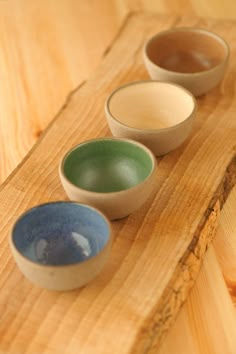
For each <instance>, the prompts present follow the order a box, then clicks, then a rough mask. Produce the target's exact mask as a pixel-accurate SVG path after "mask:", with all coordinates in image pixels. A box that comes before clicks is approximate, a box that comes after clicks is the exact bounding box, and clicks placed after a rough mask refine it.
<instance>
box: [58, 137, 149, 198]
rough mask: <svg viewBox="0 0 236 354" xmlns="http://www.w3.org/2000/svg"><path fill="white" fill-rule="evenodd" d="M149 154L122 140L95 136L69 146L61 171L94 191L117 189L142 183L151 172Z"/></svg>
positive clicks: (77, 183)
mask: <svg viewBox="0 0 236 354" xmlns="http://www.w3.org/2000/svg"><path fill="white" fill-rule="evenodd" d="M153 168H154V162H153V158H152V155H151V153H150V152H149V150H148V149H147V148H145V147H144V146H142V145H141V144H139V143H136V142H132V141H129V140H125V139H109V138H108V139H97V140H96V139H95V140H91V141H88V142H85V143H82V144H80V145H78V146H76V147H75V148H74V149H72V150H71V151H70V152H69V153H68V154H67V155H66V156H65V158H64V159H63V161H62V164H61V172H62V174H63V175H64V176H65V177H66V179H67V180H68V181H69V182H70V183H71V184H73V185H75V186H77V187H79V188H82V189H85V190H88V191H91V192H97V193H111V192H119V191H123V190H127V189H129V188H132V187H134V186H136V185H138V184H139V183H141V182H143V181H144V180H145V179H146V178H147V177H148V176H149V175H150V174H151V173H152V171H153Z"/></svg>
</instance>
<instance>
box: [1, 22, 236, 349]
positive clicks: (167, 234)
mask: <svg viewBox="0 0 236 354" xmlns="http://www.w3.org/2000/svg"><path fill="white" fill-rule="evenodd" d="M190 23H191V24H192V25H198V26H202V25H204V27H208V28H209V29H212V30H215V31H216V32H218V33H219V34H221V35H222V36H223V37H225V38H226V39H227V40H228V42H229V43H230V44H231V49H232V57H234V56H235V48H234V46H233V33H234V30H235V24H234V23H233V22H232V23H227V22H220V23H217V22H208V21H205V20H204V21H199V20H197V19H194V20H192V22H191V20H190V19H189V20H180V19H178V18H176V17H174V16H173V17H169V18H166V17H164V18H163V17H157V16H151V15H150V16H142V15H140V16H132V17H130V19H129V21H128V23H127V25H126V27H125V28H124V29H123V32H122V33H121V35H120V36H119V37H118V38H117V40H116V43H115V44H114V46H113V47H112V50H111V51H110V53H109V54H108V56H107V58H106V60H105V61H104V64H103V65H102V66H101V67H100V69H99V70H98V71H97V73H96V74H95V75H94V77H93V78H92V79H91V80H90V81H88V82H87V83H85V84H83V85H82V86H81V87H80V88H78V90H77V91H76V92H75V93H74V95H73V96H72V97H71V99H70V101H69V102H68V104H67V105H65V107H64V109H63V110H62V111H61V114H60V115H59V116H58V117H57V118H56V119H55V121H54V122H53V124H52V125H51V126H50V127H49V129H48V130H47V131H46V133H45V134H44V136H43V137H42V138H41V140H40V141H39V143H38V144H37V146H36V147H35V148H34V149H33V151H32V152H31V153H30V154H29V155H28V156H27V158H26V159H25V161H24V162H23V163H22V165H21V166H20V167H19V168H18V170H17V171H16V172H15V173H14V174H13V175H12V176H11V177H10V178H9V179H8V180H7V181H6V183H5V184H4V185H3V187H2V188H1V190H0V205H1V210H0V220H1V226H0V235H1V238H0V246H1V249H0V252H1V253H0V256H1V261H2V263H1V277H0V286H1V288H2V291H1V293H0V304H1V311H0V316H1V326H2V328H1V338H2V340H1V343H0V349H1V350H2V351H3V352H4V351H5V352H6V351H7V352H9V353H14V352H15V351H16V350H18V351H21V352H29V353H32V352H37V351H40V353H55V352H57V353H64V352H65V351H66V353H77V352H78V348H79V350H80V352H81V353H94V348H96V353H102V354H106V353H109V354H110V353H111V352H112V353H131V352H132V353H143V352H145V350H146V351H148V350H151V351H153V350H154V349H153V348H156V347H157V346H158V344H159V342H160V339H161V338H162V337H163V335H164V334H165V333H166V332H167V330H168V328H169V326H170V325H171V323H172V322H173V320H174V318H175V315H176V314H177V312H178V310H179V307H180V306H181V304H182V303H183V301H184V300H185V297H186V295H187V292H188V290H189V288H190V287H191V286H192V284H193V282H194V280H195V277H196V275H197V272H198V269H199V266H200V261H201V258H202V257H203V254H204V251H205V249H206V246H207V244H208V242H209V241H210V239H211V238H212V236H213V233H214V229H215V225H216V221H217V215H218V212H219V207H220V204H222V203H223V202H224V199H225V197H226V195H227V192H228V190H229V189H230V188H231V186H232V185H233V184H234V182H235V181H234V178H232V177H235V173H234V167H235V164H234V160H233V157H234V150H233V147H234V144H235V122H234V119H233V117H234V107H233V105H232V102H233V99H234V87H233V86H234V82H233V75H232V74H233V72H234V67H233V64H232V65H231V68H230V71H229V74H228V75H227V78H226V80H225V84H224V85H222V86H221V88H217V89H215V90H214V91H212V93H211V94H209V95H207V96H206V97H202V98H201V99H199V106H200V107H199V112H198V117H197V121H196V124H195V127H194V132H193V134H192V136H191V139H189V141H188V142H187V143H186V144H185V145H184V146H183V147H181V148H180V149H178V151H175V152H173V153H172V154H169V155H168V156H166V157H165V158H163V159H161V160H160V161H159V174H158V177H157V182H156V183H157V189H156V194H155V195H153V197H152V198H151V199H150V200H149V201H148V202H147V203H146V205H145V206H144V207H143V208H142V209H140V210H139V211H137V212H136V213H134V214H133V215H131V216H130V217H129V218H127V219H125V220H122V221H119V222H114V223H113V227H114V229H115V234H116V239H115V242H114V246H113V250H112V257H111V259H110V262H109V264H108V265H107V267H106V269H105V270H104V272H103V273H102V274H101V275H100V276H99V277H98V278H97V280H96V281H94V282H93V283H91V284H90V285H89V286H87V287H86V288H84V289H81V290H78V291H73V292H70V293H66V294H64V293H63V294H58V293H49V292H48V291H45V290H40V289H38V288H36V287H34V286H32V285H31V284H30V283H29V282H28V281H27V280H25V279H24V278H23V277H22V275H21V274H20V273H19V271H18V270H17V269H16V267H15V265H14V262H13V260H12V258H11V256H10V254H9V249H8V245H7V234H8V232H9V229H10V227H11V225H12V222H13V221H14V220H15V218H16V217H17V216H18V215H19V214H20V213H21V212H22V211H23V210H25V209H26V208H28V207H30V206H32V205H35V204H38V203H39V202H43V201H47V200H56V199H64V198H65V195H64V194H63V191H62V188H61V186H60V183H59V179H58V174H57V165H58V161H59V159H60V158H61V156H62V155H63V154H64V152H65V151H67V150H68V148H70V147H71V146H72V145H74V144H76V143H78V142H80V141H82V140H85V139H88V138H92V137H95V136H102V135H106V134H109V132H108V128H107V125H106V122H105V119H104V113H103V105H104V100H105V98H106V97H107V95H108V93H109V92H110V91H111V90H112V89H113V88H115V87H116V86H118V85H119V84H121V83H124V82H127V81H130V80H137V79H145V78H147V74H146V72H145V70H144V67H143V64H142V57H141V53H140V51H141V48H142V45H143V41H144V40H145V38H147V37H149V36H150V35H152V34H153V33H155V32H157V31H159V30H161V29H164V28H168V27H171V26H173V25H176V24H178V25H180V26H183V25H187V24H188V25H189V24H190ZM127 43H128V44H129V45H128V48H129V50H127ZM231 62H232V63H233V60H232V61H231ZM222 146H224V149H222ZM231 162H232V163H231ZM227 166H230V167H228V169H227ZM226 169H227V172H226ZM183 216H184V217H183ZM13 289H14V292H15V293H16V294H17V296H16V297H12V296H10V294H12V291H13ZM55 324H57V327H56V328H55ZM117 334H118V336H117ZM127 334H128V335H127ZM114 336H116V340H114ZM29 338H30V340H29Z"/></svg>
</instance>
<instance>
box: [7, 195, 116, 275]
mask: <svg viewBox="0 0 236 354" xmlns="http://www.w3.org/2000/svg"><path fill="white" fill-rule="evenodd" d="M55 204H70V205H72V204H73V205H79V206H82V207H86V208H87V209H93V210H94V211H95V212H96V213H97V214H100V216H101V217H102V219H103V220H104V221H105V222H106V224H107V227H108V238H107V241H106V243H105V244H104V246H103V247H102V249H101V250H100V251H99V252H98V253H97V254H96V255H95V256H92V257H89V258H88V259H85V260H83V261H80V262H76V263H69V264H58V265H53V264H44V263H38V262H34V261H33V260H32V259H30V258H28V257H26V256H25V255H24V254H23V253H21V252H20V251H19V249H18V248H17V247H16V245H15V243H14V240H13V232H14V229H15V226H16V224H17V223H18V222H19V221H20V220H21V219H23V218H24V217H25V216H26V215H27V214H28V213H29V212H31V211H33V210H36V209H38V208H40V207H44V206H47V205H50V206H52V205H55ZM112 239H113V230H112V226H111V222H110V220H109V219H108V218H107V216H106V215H105V214H104V213H103V212H102V211H100V210H99V209H97V208H95V207H93V206H91V205H88V204H85V203H80V202H76V201H72V200H68V201H65V200H58V201H57V200H56V201H51V202H46V203H42V204H38V205H35V206H34V207H32V208H29V209H27V210H25V211H24V212H23V213H22V214H20V215H19V216H18V217H17V218H16V220H15V221H14V223H13V225H12V227H11V230H10V236H9V244H10V248H11V249H12V250H14V251H15V252H16V253H17V255H18V257H20V258H21V259H22V260H24V261H26V262H28V263H30V264H31V266H34V267H35V268H38V267H40V268H41V267H43V268H45V269H46V268H47V269H53V270H55V269H62V268H63V269H65V268H70V267H71V268H73V267H78V265H82V264H86V263H89V262H90V261H91V260H92V259H94V258H96V257H97V256H98V255H99V254H100V253H101V252H103V251H104V250H105V248H106V247H107V246H108V245H109V244H110V243H111V242H112Z"/></svg>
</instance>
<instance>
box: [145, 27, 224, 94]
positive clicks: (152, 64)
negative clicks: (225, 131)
mask: <svg viewBox="0 0 236 354" xmlns="http://www.w3.org/2000/svg"><path fill="white" fill-rule="evenodd" d="M228 59H229V46H228V44H227V43H226V42H225V40H224V39H223V38H221V37H219V36H218V35H217V34H215V33H213V32H210V31H207V30H205V29H199V28H174V29H171V30H168V31H164V32H160V33H158V34H156V35H155V36H153V37H152V38H150V39H149V40H148V41H147V42H146V44H145V46H144V62H145V65H146V68H147V70H148V72H149V74H150V76H151V78H152V79H155V80H161V81H169V82H173V83H176V84H179V85H181V86H183V87H185V88H186V89H188V90H189V91H190V92H192V93H193V94H194V95H195V96H200V95H202V94H204V93H206V92H208V91H209V90H211V89H212V88H213V87H215V86H216V85H217V84H218V83H219V82H220V81H221V79H222V78H223V76H224V73H225V69H226V66H227V63H228Z"/></svg>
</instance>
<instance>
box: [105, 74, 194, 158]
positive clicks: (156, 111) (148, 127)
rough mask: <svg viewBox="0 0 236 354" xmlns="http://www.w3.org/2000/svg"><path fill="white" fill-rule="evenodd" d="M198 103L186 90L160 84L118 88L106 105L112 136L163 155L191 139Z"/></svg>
mask: <svg viewBox="0 0 236 354" xmlns="http://www.w3.org/2000/svg"><path fill="white" fill-rule="evenodd" d="M195 113H196V100H195V98H194V97H193V95H192V94H191V93H190V92H188V91H187V90H185V89H184V88H182V87H180V86H178V85H175V84H172V83H166V82H160V81H152V80H150V81H138V82H132V83H129V84H126V85H124V86H121V87H119V88H118V89H116V90H115V91H113V92H112V93H111V95H110V96H109V97H108V99H107V101H106V103H105V114H106V118H107V122H108V125H109V127H110V130H111V132H112V134H113V135H114V136H116V137H123V138H129V139H134V140H137V141H139V142H141V143H143V144H145V145H146V146H147V147H149V148H150V149H151V150H152V151H153V153H154V154H155V155H158V156H160V155H164V154H166V153H168V152H170V151H172V150H174V149H176V148H177V147H178V146H180V145H181V144H182V143H183V142H184V141H185V140H186V139H187V137H188V136H189V134H190V132H191V129H192V124H193V120H194V117H195Z"/></svg>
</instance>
